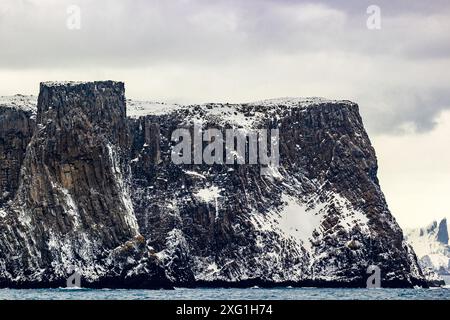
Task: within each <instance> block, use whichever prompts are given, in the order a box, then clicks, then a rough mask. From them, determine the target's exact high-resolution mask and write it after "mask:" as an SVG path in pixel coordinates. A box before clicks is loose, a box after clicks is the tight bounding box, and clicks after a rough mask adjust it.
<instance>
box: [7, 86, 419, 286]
mask: <svg viewBox="0 0 450 320" xmlns="http://www.w3.org/2000/svg"><path fill="white" fill-rule="evenodd" d="M0 102H1V99H0ZM0 105H1V103H0ZM127 108H128V111H126V110H125V98H124V86H123V84H122V83H116V82H95V83H44V84H42V85H41V92H40V95H39V101H38V107H37V113H36V112H35V111H33V108H31V109H30V110H28V109H27V110H23V108H22V109H20V108H19V109H18V108H11V107H9V108H8V110H7V112H6V113H5V114H6V115H7V118H4V119H13V120H11V121H13V122H14V123H15V122H17V124H14V125H9V124H5V123H3V122H2V123H1V125H0V134H1V135H0V137H1V138H2V139H4V140H3V141H4V144H3V145H2V148H3V149H2V151H3V152H2V153H1V154H0V156H1V158H0V160H1V159H6V162H0V164H2V163H3V164H4V165H3V167H4V168H7V170H9V171H8V173H7V174H8V178H7V179H6V178H4V179H3V178H2V180H1V186H2V190H7V193H6V195H5V196H4V198H3V200H2V201H1V202H0V234H1V236H0V253H1V255H0V286H18V287H23V286H41V287H46V286H64V285H65V280H66V278H67V277H68V276H69V275H70V274H71V273H72V271H73V269H77V270H78V272H79V273H80V274H81V276H82V285H83V286H92V287H101V286H103V287H165V286H167V285H168V280H167V278H169V279H170V280H171V281H172V282H173V283H175V284H177V285H187V286H195V285H233V286H247V285H278V284H291V285H313V286H360V287H361V286H363V287H364V286H366V279H367V277H368V274H367V273H366V270H367V267H368V266H369V265H377V266H378V267H379V268H380V269H381V275H382V286H403V287H404V286H412V285H415V284H418V285H424V284H425V282H424V277H423V274H422V271H421V270H420V268H419V266H418V263H417V259H416V256H415V254H414V251H413V250H412V248H411V247H410V246H409V245H408V244H406V242H405V241H404V239H403V234H402V231H401V229H400V228H399V227H398V225H397V223H396V222H395V219H394V218H393V217H392V215H391V214H390V212H389V209H388V207H387V205H386V202H385V199H384V196H383V194H382V192H381V190H380V186H379V184H378V180H377V178H376V174H377V162H376V157H375V152H374V150H373V148H372V146H371V144H370V140H369V138H368V136H367V134H366V132H365V130H364V127H363V124H362V120H361V118H360V116H359V112H358V106H357V105H356V104H354V103H351V102H348V101H332V100H325V99H318V98H313V99H278V100H269V101H261V102H257V103H249V104H205V105H191V106H181V105H166V104H161V103H149V102H137V101H127ZM2 110H3V109H2V107H0V111H2ZM2 112H3V111H2ZM126 112H128V113H129V114H130V115H131V117H130V118H126ZM0 115H2V113H0ZM34 117H36V120H34ZM193 124H196V125H197V126H199V127H201V128H202V129H203V130H206V129H207V128H215V129H218V130H219V132H222V133H223V134H224V137H225V136H226V135H225V130H226V129H230V128H241V129H242V130H243V131H242V132H244V133H246V134H251V133H254V132H255V130H258V129H278V130H279V152H280V165H279V166H278V167H277V166H274V165H269V166H261V164H239V165H238V164H229V165H224V164H214V165H207V164H205V163H200V164H183V165H176V164H174V163H173V162H172V161H171V152H172V150H173V146H174V144H175V143H174V142H171V135H172V133H173V131H174V130H175V129H178V128H186V129H188V130H190V132H191V134H193V133H194V132H193ZM19 133H20V134H19ZM269 134H270V132H269ZM15 135H16V136H20V137H23V138H20V143H18V142H17V139H15V138H14V136H15ZM3 137H6V138H3ZM272 138H273V137H272ZM266 141H267V139H266ZM270 141H276V140H270ZM207 145H208V143H207V142H203V147H206V146H207ZM269 147H270V144H269ZM248 156H249V155H248V152H247V155H246V157H248ZM11 159H12V160H11ZM247 160H248V159H247ZM13 163H15V165H12V164H13ZM3 172H5V170H4V171H2V177H3V176H4V175H5V173H3ZM11 172H12V173H13V174H11ZM11 176H15V177H17V178H16V180H14V179H10V178H9V177H11Z"/></svg>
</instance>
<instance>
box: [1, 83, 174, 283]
mask: <svg viewBox="0 0 450 320" xmlns="http://www.w3.org/2000/svg"><path fill="white" fill-rule="evenodd" d="M125 112H126V111H125V97H124V85H123V83H116V82H95V83H66V84H59V83H43V84H41V90H40V95H39V99H38V104H37V116H36V122H37V125H36V130H35V132H34V135H33V137H32V138H31V141H30V142H29V144H28V147H27V149H26V153H25V157H24V159H23V163H22V170H21V174H20V179H19V186H18V190H17V193H16V196H15V198H14V201H13V202H12V203H10V204H8V206H7V207H4V208H3V209H2V210H3V211H4V212H5V213H4V214H3V217H2V219H1V220H0V230H1V234H2V237H1V238H0V251H1V252H2V255H1V257H0V281H2V283H3V285H8V286H65V284H66V279H67V278H68V277H69V276H70V275H71V274H72V273H73V272H74V270H76V271H77V272H78V273H79V274H80V275H81V277H82V279H83V280H82V284H83V286H92V287H97V286H108V287H141V286H143V287H161V286H167V285H168V282H167V281H166V277H165V275H164V271H163V270H162V269H161V267H160V266H159V263H158V259H157V257H156V256H155V255H154V254H153V252H152V250H151V248H149V247H148V246H147V244H146V241H145V239H144V238H143V237H142V236H141V235H140V233H139V228H138V225H137V222H136V218H135V215H134V212H133V207H132V204H131V201H130V198H129V188H128V180H129V173H130V172H129V169H128V168H129V166H128V160H129V159H128V149H127V147H128V129H127V120H126V117H125Z"/></svg>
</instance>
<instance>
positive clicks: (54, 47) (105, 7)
mask: <svg viewBox="0 0 450 320" xmlns="http://www.w3.org/2000/svg"><path fill="white" fill-rule="evenodd" d="M373 2H374V3H375V4H376V5H378V6H380V7H381V10H382V29H381V30H379V31H369V30H367V28H366V19H367V14H366V8H367V6H368V5H370V4H373V3H372V1H366V0H363V1H360V0H350V1H331V0H326V1H325V0H324V1H320V2H318V1H314V2H312V1H311V2H309V1H294V0H283V1H278V0H277V1H275V0H267V1H259V0H248V1H237V0H231V1H226V0H221V1H205V0H197V1H196V0H174V1H147V0H146V1H144V0H129V1H122V0H121V1H119V0H99V1H88V0H63V1H61V0H47V1H42V0H27V1H25V0H22V1H16V0H3V1H2V3H1V5H0V43H2V50H0V70H1V69H3V70H8V71H17V72H20V71H24V70H34V69H36V70H48V71H54V70H64V69H66V68H71V69H78V70H88V69H92V68H109V69H123V70H130V69H133V70H139V69H141V68H145V67H155V68H160V67H161V66H166V65H167V66H177V67H180V68H181V69H183V68H185V69H186V70H190V69H193V68H197V69H205V70H208V73H209V74H213V73H217V72H221V71H223V70H224V69H227V68H229V69H230V70H238V71H240V70H241V69H242V68H240V67H239V66H243V65H252V66H254V67H253V68H252V70H255V71H254V72H255V76H254V77H255V78H258V77H264V76H268V75H267V71H266V70H267V69H272V70H277V69H279V64H283V63H284V61H287V60H289V61H294V62H293V63H295V59H298V61H299V63H300V65H301V67H298V68H294V66H293V68H292V69H296V70H300V71H303V73H306V72H310V73H312V74H313V76H314V77H316V75H314V74H315V73H317V72H324V70H323V66H322V65H324V66H327V64H329V60H330V59H331V58H332V57H334V56H343V57H345V56H348V57H349V58H348V59H347V60H345V59H341V60H342V63H343V64H344V65H338V66H335V65H330V68H332V67H333V68H337V69H338V70H337V71H336V73H338V72H340V76H336V79H338V80H339V82H340V83H338V84H337V85H340V84H341V83H346V84H347V85H346V86H345V88H344V89H342V91H341V92H339V95H340V96H342V97H349V98H354V99H355V100H357V101H358V102H360V104H361V109H362V111H363V113H364V114H366V115H367V117H366V118H367V119H368V125H369V126H370V127H371V128H372V130H373V131H374V132H376V133H381V132H387V133H396V132H399V128H401V127H402V126H403V125H405V124H408V123H412V124H413V125H414V126H415V127H416V129H417V130H419V131H426V130H430V129H432V128H433V123H434V119H435V117H436V116H437V115H438V114H439V113H440V112H441V111H442V110H445V109H446V108H448V107H449V103H448V101H449V99H448V98H449V96H448V95H447V94H446V90H445V89H443V88H442V86H443V84H442V83H438V82H436V81H435V80H434V79H433V78H434V77H435V76H436V77H438V78H442V80H443V81H446V80H449V81H450V79H449V77H447V76H445V75H441V74H436V73H437V72H438V70H439V69H438V68H437V67H436V66H434V65H433V63H434V61H435V60H442V61H450V35H449V34H448V30H450V19H449V17H450V3H448V1H441V0H436V1H433V2H425V1H420V0H414V1H385V0H382V1H381V0H380V1H373ZM72 4H75V5H79V6H80V8H81V10H82V16H81V17H82V25H81V26H82V28H81V30H79V31H70V30H68V29H67V28H66V19H67V13H66V9H67V6H68V5H72ZM312 54H314V55H320V56H322V57H323V60H322V61H320V62H319V63H320V64H321V65H316V66H313V67H311V70H310V68H309V67H308V61H304V60H302V59H307V58H308V57H309V56H310V55H312ZM386 59H388V60H390V61H389V63H386V62H385V60H386ZM267 61H273V62H272V63H273V64H272V65H270V67H268V66H267V65H266V64H267ZM408 61H411V63H412V64H417V65H421V66H422V65H423V66H425V68H423V72H424V76H423V78H421V77H410V76H408V74H405V76H404V79H401V77H400V79H397V80H396V81H395V82H393V83H389V78H390V77H392V76H395V75H393V74H392V70H386V72H382V71H383V70H381V71H379V72H371V73H367V74H363V75H361V77H360V78H358V83H353V81H355V78H353V77H352V76H350V75H348V76H347V74H346V72H347V73H348V74H350V73H362V71H361V70H358V69H357V68H355V66H358V67H363V68H364V67H365V66H366V65H373V66H375V67H376V68H377V66H378V69H381V68H386V69H397V68H399V65H404V64H406V63H407V62H408ZM316 63H318V62H317V61H316ZM258 64H261V65H260V68H259V69H258V68H257V67H258ZM336 64H339V63H336ZM428 64H430V68H429V69H428V70H427V68H426V66H427V65H428ZM444 65H446V66H449V64H444ZM314 68H316V69H317V70H315V69H314ZM403 68H406V67H405V66H403ZM263 70H264V71H263ZM283 72H284V74H282V75H281V76H280V77H279V80H278V81H280V82H279V83H278V87H280V86H282V85H283V83H282V81H286V84H288V81H293V80H297V81H300V80H298V79H295V75H293V74H292V73H289V70H284V71H283ZM297 72H298V71H297ZM399 72H405V71H404V70H403V69H402V70H400V71H399ZM330 74H331V75H333V73H332V72H328V73H327V76H329V75H330ZM152 76H153V75H152ZM184 76H185V77H188V76H189V75H186V74H185V75H184ZM269 76H270V75H269ZM235 77H242V78H244V77H245V75H242V74H236V75H235ZM374 77H376V80H377V81H376V82H377V83H381V84H379V91H377V92H376V93H375V95H372V93H371V90H372V89H371V85H373V81H374ZM284 78H286V80H283V79H284ZM249 79H251V78H249ZM386 80H388V81H386ZM301 81H303V83H307V82H309V81H313V80H310V79H308V78H307V77H303V78H302V79H301ZM314 81H315V82H316V86H318V87H320V86H322V87H324V88H325V87H326V86H327V85H328V84H327V83H326V81H327V79H320V77H319V79H315V80H314ZM353 87H354V88H353ZM169 89H170V88H169ZM169 89H168V90H169ZM251 89H252V88H250V87H248V88H247V90H248V91H250V90H251ZM241 90H246V88H245V87H243V88H241ZM324 91H326V90H324ZM267 92H268V94H271V91H270V89H268V90H267ZM273 92H274V93H273V94H275V93H276V92H278V91H277V90H273ZM331 92H334V91H331ZM194 94H197V95H200V93H193V95H194ZM325 94H328V92H325V93H324V94H323V95H325ZM271 95H272V94H271ZM189 98H195V97H189ZM400 131H401V130H400Z"/></svg>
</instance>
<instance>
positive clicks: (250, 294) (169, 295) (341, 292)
mask: <svg viewBox="0 0 450 320" xmlns="http://www.w3.org/2000/svg"><path fill="white" fill-rule="evenodd" d="M5 299H6V300H11V299H20V300H23V299H32V300H40V299H44V300H122V299H125V300H171V299H174V300H175V299H187V300H211V299H220V300H239V299H242V300H267V299H270V300H272V299H274V300H311V299H312V300H349V299H350V300H386V299H387V300H393V299H401V300H416V299H419V300H450V287H449V286H446V287H443V288H433V289H323V288H320V289H319V288H275V289H259V288H251V289H185V288H177V289H175V290H109V289H103V290H94V289H33V290H16V289H0V300H5Z"/></svg>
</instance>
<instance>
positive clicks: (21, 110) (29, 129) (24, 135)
mask: <svg viewBox="0 0 450 320" xmlns="http://www.w3.org/2000/svg"><path fill="white" fill-rule="evenodd" d="M35 113H36V104H35V101H34V99H33V98H32V97H27V96H20V95H17V96H14V97H12V98H6V97H0V207H1V206H2V205H3V204H5V203H6V202H7V201H9V200H11V199H13V198H14V195H15V194H16V191H17V188H18V186H19V174H20V168H21V167H22V162H23V159H24V157H25V150H26V148H27V146H28V143H29V142H30V140H31V137H32V135H33V132H34V127H35Z"/></svg>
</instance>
